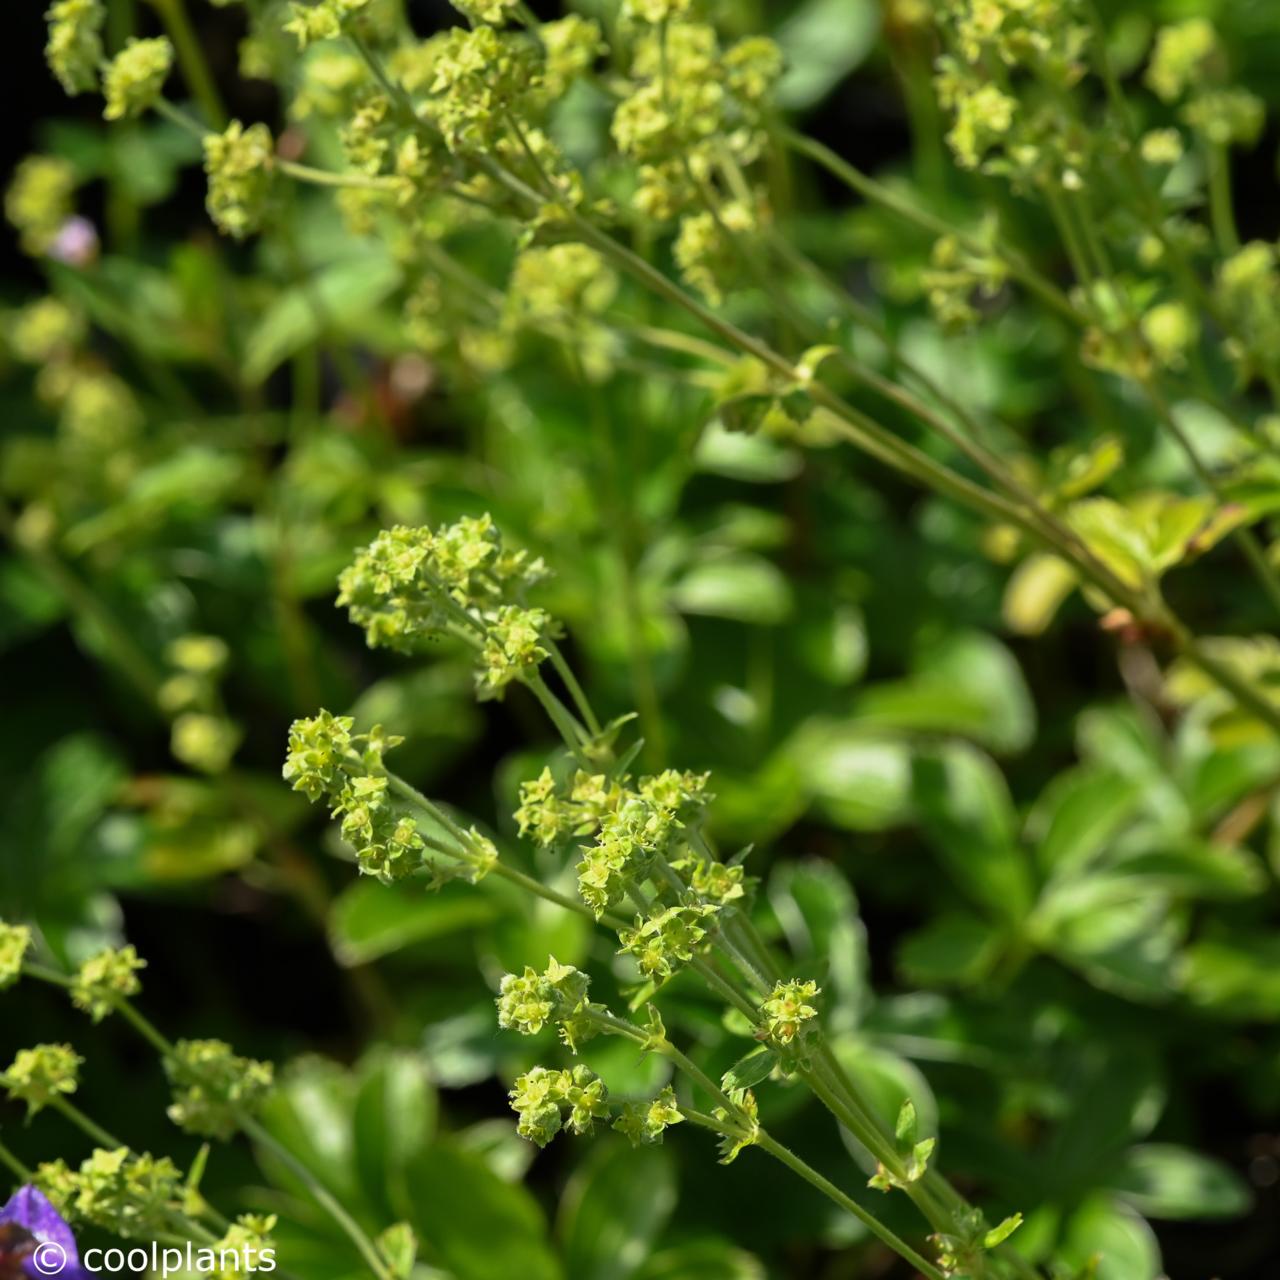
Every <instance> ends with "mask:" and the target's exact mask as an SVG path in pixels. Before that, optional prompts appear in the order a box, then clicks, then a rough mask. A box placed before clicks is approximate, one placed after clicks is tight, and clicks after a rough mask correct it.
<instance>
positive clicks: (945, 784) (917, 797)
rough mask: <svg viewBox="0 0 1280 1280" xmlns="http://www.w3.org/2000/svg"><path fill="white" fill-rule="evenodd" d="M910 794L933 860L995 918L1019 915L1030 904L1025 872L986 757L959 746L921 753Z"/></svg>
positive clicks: (1007, 804) (1005, 802) (999, 780)
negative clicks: (927, 839)
mask: <svg viewBox="0 0 1280 1280" xmlns="http://www.w3.org/2000/svg"><path fill="white" fill-rule="evenodd" d="M912 798H913V800H914V804H915V808H916V810H917V812H918V814H919V816H920V823H921V826H922V827H923V828H924V830H925V831H926V832H927V834H928V835H929V838H930V843H931V844H932V845H933V848H934V850H935V852H936V854H937V856H938V858H939V860H940V861H941V862H942V864H943V866H944V867H946V869H947V871H948V873H949V874H950V876H951V878H952V879H953V880H954V881H955V883H956V884H957V885H959V886H960V888H961V889H962V890H963V891H964V892H965V893H966V895H967V896H968V897H969V899H970V900H971V901H972V902H973V903H974V904H975V905H977V906H979V907H982V908H983V909H984V910H985V911H987V912H989V913H990V914H991V915H992V916H994V917H995V918H997V919H1000V920H1008V921H1011V922H1016V921H1018V920H1021V919H1022V918H1023V916H1024V915H1025V914H1026V912H1027V911H1028V910H1029V909H1030V906H1031V897H1032V884H1031V872H1030V868H1029V866H1028V863H1027V858H1026V856H1025V855H1024V854H1023V851H1022V849H1021V848H1020V847H1019V845H1018V843H1017V840H1016V838H1015V834H1014V829H1013V816H1014V815H1013V804H1012V801H1011V800H1010V798H1009V795H1008V791H1007V789H1006V786H1005V782H1004V778H1003V777H1002V775H1001V774H1000V771H999V770H998V769H997V768H996V767H995V765H994V763H993V762H992V761H991V760H990V758H989V757H987V756H985V755H983V754H982V753H981V752H979V751H975V750H973V749H972V748H970V747H962V746H960V745H954V746H952V747H950V748H948V749H946V750H943V751H937V752H933V753H930V754H924V753H921V754H920V755H918V757H917V759H916V761H915V765H914V768H913V770H912Z"/></svg>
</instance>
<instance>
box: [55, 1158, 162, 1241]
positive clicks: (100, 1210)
mask: <svg viewBox="0 0 1280 1280" xmlns="http://www.w3.org/2000/svg"><path fill="white" fill-rule="evenodd" d="M34 1182H35V1185H36V1186H37V1187H38V1188H39V1189H40V1190H41V1191H42V1192H44V1194H45V1195H47V1196H48V1197H49V1199H50V1200H51V1201H52V1202H53V1203H54V1205H56V1206H57V1209H58V1211H59V1213H61V1214H62V1215H63V1216H64V1217H66V1218H71V1219H73V1220H78V1221H80V1222H85V1223H90V1224H92V1225H93V1226H96V1227H101V1228H102V1229H103V1230H105V1231H110V1232H112V1233H113V1234H115V1235H119V1236H124V1237H126V1238H128V1239H137V1238H139V1237H141V1238H144V1239H145V1238H147V1237H151V1236H154V1234H155V1233H156V1232H164V1231H168V1230H170V1228H171V1224H172V1218H173V1214H174V1212H175V1211H177V1210H180V1209H181V1206H182V1196H183V1178H182V1173H181V1171H180V1170H179V1169H178V1167H177V1166H176V1165H175V1164H174V1163H173V1161H172V1160H170V1159H169V1158H168V1157H167V1156H161V1157H159V1158H157V1157H155V1156H152V1155H148V1154H139V1155H135V1154H134V1153H132V1152H131V1151H130V1150H129V1149H128V1148H127V1147H118V1148H116V1149H115V1150H107V1149H105V1148H101V1147H99V1148H98V1149H97V1150H96V1151H94V1153H93V1154H92V1155H91V1156H89V1157H88V1159H86V1160H85V1161H84V1162H83V1163H82V1164H81V1165H80V1167H79V1169H71V1168H69V1167H68V1166H67V1164H66V1163H65V1162H64V1161H62V1160H54V1161H50V1162H48V1163H46V1164H42V1165H41V1166H40V1167H39V1168H38V1169H37V1170H36V1175H35V1179H34Z"/></svg>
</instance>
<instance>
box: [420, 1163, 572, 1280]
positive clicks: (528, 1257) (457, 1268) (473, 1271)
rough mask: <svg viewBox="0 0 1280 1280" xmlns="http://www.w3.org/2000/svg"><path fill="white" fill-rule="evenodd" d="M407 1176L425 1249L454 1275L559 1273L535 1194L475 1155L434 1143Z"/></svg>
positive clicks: (547, 1276)
mask: <svg viewBox="0 0 1280 1280" xmlns="http://www.w3.org/2000/svg"><path fill="white" fill-rule="evenodd" d="M405 1176H406V1183H407V1186H408V1189H409V1193H410V1195H411V1197H412V1202H413V1214H412V1219H411V1221H412V1223H413V1226H414V1228H415V1229H416V1230H417V1232H418V1235H419V1237H420V1238H421V1240H422V1241H423V1245H424V1249H425V1250H427V1251H429V1253H430V1255H431V1256H432V1257H433V1258H435V1259H437V1260H438V1261H439V1262H440V1263H441V1264H442V1265H443V1266H444V1267H446V1268H447V1269H448V1270H449V1271H451V1272H452V1273H453V1275H454V1276H455V1277H456V1280H511V1277H512V1276H519V1277H521V1280H564V1271H563V1270H562V1268H561V1266H560V1263H559V1261H558V1260H557V1258H556V1256H555V1254H554V1253H553V1252H552V1250H551V1246H550V1244H549V1242H548V1239H547V1223H546V1220H545V1218H544V1217H543V1215H542V1210H541V1209H540V1208H539V1207H538V1203H537V1201H536V1200H534V1198H533V1196H532V1195H530V1194H529V1192H528V1191H526V1190H525V1189H524V1187H522V1186H517V1185H513V1184H511V1183H507V1182H503V1181H502V1180H501V1179H500V1178H499V1177H497V1175H496V1174H494V1173H492V1172H491V1171H490V1170H489V1168H488V1167H487V1166H486V1165H485V1163H484V1161H483V1160H481V1159H480V1158H479V1157H478V1156H475V1155H470V1154H468V1153H466V1152H464V1151H461V1150H459V1149H458V1148H457V1147H456V1146H454V1145H453V1144H451V1143H439V1144H437V1145H436V1146H433V1147H428V1148H426V1149H425V1150H423V1151H422V1152H420V1153H419V1154H418V1156H416V1157H415V1159H414V1160H413V1161H412V1163H411V1164H410V1166H409V1168H408V1169H407V1170H406V1175H405ZM574 1280H577V1277H576V1276H575V1277H574Z"/></svg>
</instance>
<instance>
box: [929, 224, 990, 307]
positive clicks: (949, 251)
mask: <svg viewBox="0 0 1280 1280" xmlns="http://www.w3.org/2000/svg"><path fill="white" fill-rule="evenodd" d="M995 230H996V228H995V227H994V226H993V225H988V226H986V227H985V228H984V230H983V236H984V238H985V239H990V240H993V241H994V239H995ZM1008 278H1009V268H1008V265H1007V264H1006V263H1005V261H1004V260H1003V259H1002V258H1000V257H999V256H998V255H997V254H996V253H995V252H994V250H993V251H992V252H990V253H975V252H973V251H972V249H970V248H969V247H968V244H967V243H961V241H960V239H959V238H958V237H956V236H940V237H939V238H938V239H937V240H935V241H934V244H933V250H932V252H931V253H930V255H929V266H928V267H927V268H926V269H925V270H924V271H923V272H922V273H921V277H920V283H921V285H922V286H923V287H924V291H925V296H926V297H927V298H928V300H929V306H930V308H931V309H932V311H933V314H934V315H935V316H936V317H937V320H938V323H939V324H940V325H942V327H943V328H944V329H949V330H951V331H953V332H957V331H961V330H966V329H971V328H973V327H974V325H976V324H977V323H978V321H979V319H980V313H979V310H978V308H977V306H976V305H975V299H980V300H987V301H990V300H991V299H992V298H995V297H996V295H997V294H999V292H1000V290H1001V289H1002V288H1004V285H1005V282H1006V281H1007V280H1008Z"/></svg>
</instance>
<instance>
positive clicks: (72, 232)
mask: <svg viewBox="0 0 1280 1280" xmlns="http://www.w3.org/2000/svg"><path fill="white" fill-rule="evenodd" d="M49 256H50V257H51V258H56V259H57V260H58V261H59V262H65V263H67V265H68V266H72V267H87V266H88V265H89V264H90V263H91V262H92V261H93V260H94V259H95V258H96V257H97V256H98V229H97V227H95V226H94V225H93V223H92V222H90V221H89V219H88V218H82V217H80V215H79V214H75V215H73V216H72V217H70V218H68V219H67V220H66V222H64V223H63V224H62V227H61V229H60V230H59V232H58V234H57V235H56V236H55V237H54V240H53V243H52V244H51V245H50V246H49Z"/></svg>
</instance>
